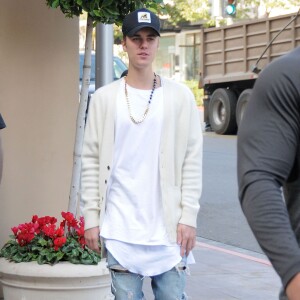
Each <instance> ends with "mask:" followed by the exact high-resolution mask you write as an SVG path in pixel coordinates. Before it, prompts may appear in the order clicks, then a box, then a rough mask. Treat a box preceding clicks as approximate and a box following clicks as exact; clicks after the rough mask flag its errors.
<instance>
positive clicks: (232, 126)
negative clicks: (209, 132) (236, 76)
mask: <svg viewBox="0 0 300 300" xmlns="http://www.w3.org/2000/svg"><path fill="white" fill-rule="evenodd" d="M236 102H237V98H236V95H235V93H234V92H233V91H231V90H228V89H217V90H215V91H214V93H213V94H212V96H211V99H210V102H209V120H210V125H211V127H212V129H213V130H214V131H215V132H216V133H218V134H235V133H236V130H237V125H236V118H235V111H236Z"/></svg>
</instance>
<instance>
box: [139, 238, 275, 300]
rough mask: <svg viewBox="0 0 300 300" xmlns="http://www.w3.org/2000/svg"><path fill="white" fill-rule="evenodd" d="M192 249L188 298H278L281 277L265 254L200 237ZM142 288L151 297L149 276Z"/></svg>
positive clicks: (232, 299)
mask: <svg viewBox="0 0 300 300" xmlns="http://www.w3.org/2000/svg"><path fill="white" fill-rule="evenodd" d="M193 253H194V256H195V258H196V261H197V263H196V264H194V265H191V266H190V273H191V274H190V276H188V279H187V288H186V292H187V295H188V297H189V298H188V299H189V300H278V292H279V289H280V280H279V277H278V276H277V274H276V273H275V272H274V270H273V268H272V267H271V266H270V263H269V262H268V260H267V259H266V257H265V256H264V255H262V254H259V253H257V252H253V251H248V250H243V249H241V248H237V247H233V246H228V245H225V244H221V243H218V242H213V241H210V240H206V239H202V238H198V242H197V246H196V248H195V249H194V251H193ZM144 291H145V296H146V299H147V300H153V299H154V297H153V295H152V291H151V287H150V280H149V279H148V278H147V279H146V281H145V284H144Z"/></svg>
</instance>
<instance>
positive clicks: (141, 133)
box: [101, 80, 181, 276]
mask: <svg viewBox="0 0 300 300" xmlns="http://www.w3.org/2000/svg"><path fill="white" fill-rule="evenodd" d="M124 84H125V81H124V80H123V84H122V85H121V88H120V91H119V95H118V98H117V111H116V117H115V147H114V155H113V166H112V172H111V177H110V180H109V182H108V189H107V203H106V211H105V217H104V222H103V225H102V228H101V236H102V237H103V238H104V239H105V240H106V247H107V249H108V251H110V252H111V254H112V255H113V256H114V257H115V259H116V260H117V261H118V262H119V263H120V264H121V265H122V266H123V267H124V268H127V269H128V270H129V271H131V272H133V273H138V274H141V275H144V276H154V275H158V274H161V273H163V272H166V271H168V270H170V269H171V268H172V267H174V266H175V265H176V264H177V263H179V262H180V261H181V256H180V247H179V246H178V245H177V244H171V243H170V242H169V241H168V238H167V232H166V228H165V224H164V219H163V208H162V201H161V190H160V179H159V147H160V139H161V131H162V124H163V88H162V87H160V88H157V89H156V90H155V91H154V94H153V97H152V101H151V104H150V109H149V111H148V114H147V116H146V118H145V120H144V121H143V122H142V123H140V124H135V123H133V122H132V121H131V119H130V117H129V111H128V107H127V102H126V99H125V92H124V88H125V87H124ZM127 91H128V97H129V101H130V107H131V111H132V115H133V117H134V118H135V119H140V118H141V117H142V115H143V114H144V112H145V109H146V107H147V103H148V101H149V97H150V93H151V91H150V90H139V89H135V88H132V87H130V86H128V85H127Z"/></svg>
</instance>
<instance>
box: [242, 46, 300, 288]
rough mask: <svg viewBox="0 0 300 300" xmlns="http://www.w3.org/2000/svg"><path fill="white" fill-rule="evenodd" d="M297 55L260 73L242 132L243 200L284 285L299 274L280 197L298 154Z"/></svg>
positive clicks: (299, 86) (299, 77)
mask: <svg viewBox="0 0 300 300" xmlns="http://www.w3.org/2000/svg"><path fill="white" fill-rule="evenodd" d="M299 55H300V51H298V55H297V57H296V58H295V57H293V56H292V57H289V56H287V57H286V58H285V57H284V58H282V59H279V60H278V61H276V62H274V63H272V64H271V65H269V67H267V68H266V69H265V70H264V71H263V72H262V73H261V75H260V77H259V79H258V80H257V81H256V84H255V87H254V89H253V93H252V96H251V99H250V101H249V104H248V106H247V109H246V112H245V114H244V117H243V121H242V124H241V126H240V128H239V132H238V184H239V199H240V202H241V205H242V209H243V212H244V214H245V216H246V218H247V220H248V222H249V225H250V227H251V229H252V230H253V232H254V234H255V236H256V238H257V240H258V242H259V244H260V246H261V247H262V249H263V250H264V252H265V253H266V255H267V256H268V257H269V259H270V261H271V263H272V264H273V266H274V268H275V270H276V271H277V272H278V274H279V276H280V277H281V279H282V283H283V285H284V286H286V285H287V283H288V282H289V280H290V279H291V278H292V277H293V276H294V275H295V274H296V273H298V272H300V249H299V246H298V243H297V239H296V236H295V233H294V231H293V229H292V226H291V223H290V219H289V214H288V211H287V208H286V204H285V202H284V199H283V195H282V186H283V184H284V183H285V182H286V181H287V180H288V178H289V176H290V173H291V170H292V169H293V167H294V163H295V159H296V157H297V155H299V152H298V151H299V133H300V130H299V122H300V115H299V110H300V106H299V102H300V71H299V70H300V63H299V62H300V56H299ZM294 56H295V55H294ZM298 159H299V158H298ZM299 172H300V170H298V173H299ZM298 176H299V175H298ZM299 200H300V199H299ZM299 202H300V201H299ZM298 207H299V210H300V203H299V205H298Z"/></svg>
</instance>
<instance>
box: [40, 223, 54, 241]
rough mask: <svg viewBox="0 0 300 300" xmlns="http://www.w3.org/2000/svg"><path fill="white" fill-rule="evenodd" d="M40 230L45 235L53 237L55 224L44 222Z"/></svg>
mask: <svg viewBox="0 0 300 300" xmlns="http://www.w3.org/2000/svg"><path fill="white" fill-rule="evenodd" d="M42 231H43V233H44V234H45V235H46V236H48V237H50V238H53V237H54V236H55V231H56V226H55V224H46V225H44V226H43V228H42Z"/></svg>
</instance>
